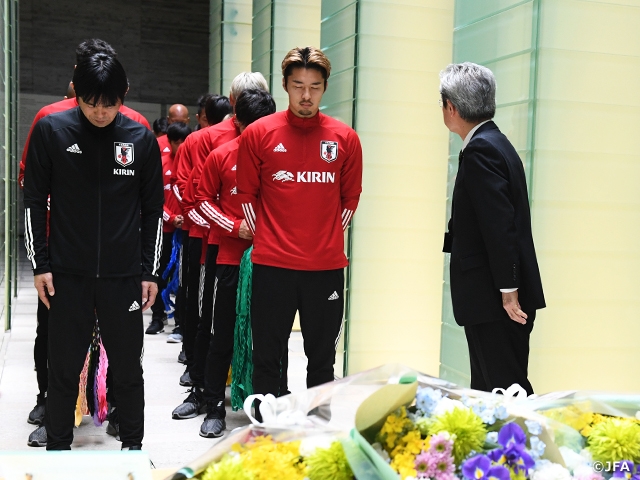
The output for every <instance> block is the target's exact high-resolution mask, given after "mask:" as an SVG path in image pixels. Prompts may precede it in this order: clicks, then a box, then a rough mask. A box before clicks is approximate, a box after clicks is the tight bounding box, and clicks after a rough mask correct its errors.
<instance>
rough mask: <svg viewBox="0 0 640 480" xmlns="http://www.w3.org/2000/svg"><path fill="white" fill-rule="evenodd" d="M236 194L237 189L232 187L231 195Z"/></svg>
mask: <svg viewBox="0 0 640 480" xmlns="http://www.w3.org/2000/svg"><path fill="white" fill-rule="evenodd" d="M237 194H238V187H233V188H232V189H231V195H237Z"/></svg>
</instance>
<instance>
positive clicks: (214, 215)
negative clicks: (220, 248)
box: [200, 202, 233, 232]
mask: <svg viewBox="0 0 640 480" xmlns="http://www.w3.org/2000/svg"><path fill="white" fill-rule="evenodd" d="M200 208H202V211H203V212H204V213H206V214H207V215H208V216H209V217H210V218H211V219H212V220H213V221H214V222H216V223H217V224H218V225H220V226H221V227H222V228H224V229H225V230H226V231H227V232H231V231H233V222H232V221H231V220H229V219H228V218H227V217H224V216H222V215H221V214H220V213H219V212H218V211H217V210H216V209H215V208H213V207H212V206H211V205H210V204H209V202H202V203H201V204H200Z"/></svg>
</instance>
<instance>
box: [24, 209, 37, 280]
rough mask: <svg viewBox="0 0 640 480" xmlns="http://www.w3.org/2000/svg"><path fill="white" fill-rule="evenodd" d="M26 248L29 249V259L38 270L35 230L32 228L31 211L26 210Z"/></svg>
mask: <svg viewBox="0 0 640 480" xmlns="http://www.w3.org/2000/svg"><path fill="white" fill-rule="evenodd" d="M24 224H25V229H24V230H25V232H24V246H25V248H26V249H27V258H28V259H29V260H30V261H31V265H32V266H33V268H34V269H35V268H36V258H35V257H36V252H35V250H34V248H33V230H32V228H31V209H30V208H25V209H24Z"/></svg>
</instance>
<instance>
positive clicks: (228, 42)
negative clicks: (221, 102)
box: [209, 0, 253, 95]
mask: <svg viewBox="0 0 640 480" xmlns="http://www.w3.org/2000/svg"><path fill="white" fill-rule="evenodd" d="M252 10H253V4H252V0H212V1H211V8H210V28H209V31H210V48H209V90H210V91H211V92H212V93H220V94H222V95H228V94H229V88H230V87H231V82H232V81H233V79H234V77H235V76H236V75H237V74H239V73H240V72H247V71H250V70H251V30H252V25H251V21H252V18H251V17H252Z"/></svg>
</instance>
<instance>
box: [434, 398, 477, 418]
mask: <svg viewBox="0 0 640 480" xmlns="http://www.w3.org/2000/svg"><path fill="white" fill-rule="evenodd" d="M456 408H462V409H464V410H469V408H468V407H465V406H464V403H462V402H461V401H460V400H452V399H451V398H449V397H444V398H443V399H442V400H440V401H439V402H438V405H436V408H434V409H433V415H434V416H436V417H437V416H440V415H443V414H445V413H447V412H451V411H453V410H454V409H456Z"/></svg>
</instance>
